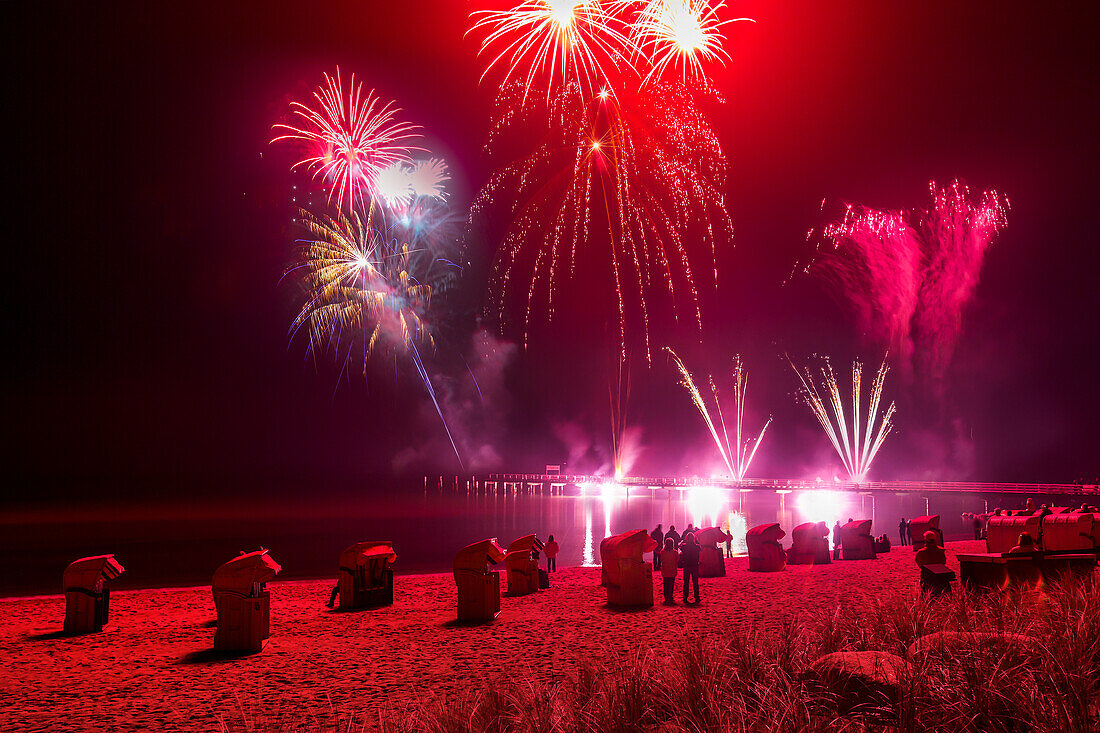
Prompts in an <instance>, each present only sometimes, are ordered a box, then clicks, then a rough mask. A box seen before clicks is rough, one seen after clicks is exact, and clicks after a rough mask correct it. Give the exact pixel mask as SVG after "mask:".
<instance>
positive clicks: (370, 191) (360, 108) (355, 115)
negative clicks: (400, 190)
mask: <svg viewBox="0 0 1100 733" xmlns="http://www.w3.org/2000/svg"><path fill="white" fill-rule="evenodd" d="M313 98H314V99H315V100H316V102H317V108H316V109H313V108H310V107H308V106H307V105H305V104H302V103H301V102H293V103H292V104H291V110H292V111H293V113H294V114H295V115H296V116H297V117H298V118H300V125H301V127H295V126H293V125H284V124H278V125H275V126H274V127H275V129H283V130H286V131H287V132H286V134H284V135H279V136H278V137H276V138H274V139H273V140H272V141H271V142H275V141H277V140H300V141H302V142H303V143H304V144H305V149H306V151H305V155H304V157H303V158H302V159H301V160H299V161H298V162H296V163H295V164H294V165H293V166H291V170H294V169H296V168H298V167H299V166H304V167H305V168H307V169H308V170H310V171H312V172H313V177H314V178H315V179H317V178H320V179H321V180H323V181H324V182H325V183H326V184H327V185H328V187H329V194H328V195H329V199H330V200H331V199H332V197H333V196H334V195H335V197H336V206H337V208H342V207H343V205H344V201H345V200H347V203H348V210H349V211H351V210H352V209H354V207H355V203H356V201H357V200H358V201H359V202H360V203H361V204H363V205H364V208H365V205H366V202H367V201H368V200H369V199H370V198H372V197H373V196H374V195H375V193H376V189H377V185H378V178H379V175H380V174H381V173H382V171H384V170H386V169H387V168H389V167H390V166H392V165H394V164H395V163H403V162H407V161H408V160H409V153H410V151H412V150H419V149H420V148H416V147H413V146H411V145H409V144H408V143H409V141H412V140H414V139H415V138H417V137H419V135H418V133H417V130H418V129H419V128H418V127H417V126H416V125H412V124H409V123H407V122H401V121H400V120H398V119H397V115H398V113H399V112H400V111H401V110H400V109H398V108H397V107H396V106H395V105H394V104H393V102H387V103H385V104H382V102H381V100H380V99H379V98H378V96H377V95H376V94H375V93H374V92H373V91H369V92H367V93H366V94H365V95H364V94H363V85H362V83H359V84H356V83H355V75H354V74H352V76H351V84H350V85H349V88H348V92H347V94H346V95H345V94H344V91H343V88H342V85H341V81H340V70H339V69H337V70H336V76H335V77H332V76H329V75H328V74H327V73H326V74H325V84H324V85H323V86H320V87H318V88H317V91H315V92H314V93H313Z"/></svg>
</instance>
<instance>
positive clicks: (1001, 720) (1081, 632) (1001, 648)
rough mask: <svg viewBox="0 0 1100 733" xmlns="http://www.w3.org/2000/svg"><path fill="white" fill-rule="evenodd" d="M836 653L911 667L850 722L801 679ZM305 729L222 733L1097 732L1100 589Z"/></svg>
mask: <svg viewBox="0 0 1100 733" xmlns="http://www.w3.org/2000/svg"><path fill="white" fill-rule="evenodd" d="M939 631H963V632H979V633H985V634H992V635H994V636H991V637H985V638H984V640H983V641H982V642H981V643H976V644H975V643H968V644H964V645H963V646H962V647H958V646H950V645H947V644H944V645H940V646H933V647H932V648H931V649H929V651H927V652H925V653H920V654H912V655H911V654H910V653H909V648H910V646H911V645H912V644H913V642H915V641H916V640H917V639H919V638H921V637H923V636H925V635H927V634H930V633H934V632H939ZM1013 635H1023V636H1025V637H1030V639H1023V640H1021V639H1019V637H1017V636H1013ZM1001 642H1004V643H1001ZM835 651H886V652H889V653H891V654H895V655H898V656H899V657H902V658H905V659H906V660H907V661H908V662H909V664H908V666H906V667H905V671H904V672H903V673H902V674H900V675H899V680H898V694H897V696H896V698H895V699H889V700H887V699H883V700H881V701H880V702H879V703H877V704H872V705H870V706H864V707H863V708H862V709H861V712H860V713H859V714H841V713H840V712H838V710H841V709H843V707H844V706H842V705H838V702H841V701H839V700H838V699H836V695H835V694H833V693H832V692H830V690H829V689H827V688H826V687H824V686H823V685H822V684H821V683H820V682H818V681H817V680H816V679H815V678H814V677H813V676H812V675H807V674H806V673H807V670H809V669H810V668H811V666H812V664H813V663H814V661H815V660H817V659H819V658H820V657H821V656H822V655H824V654H827V653H830V652H835ZM298 723H303V721H298ZM305 725H306V727H298V725H297V724H296V725H293V726H288V725H287V724H286V721H282V722H279V723H278V724H277V725H275V726H273V727H272V726H267V725H264V724H254V725H245V726H241V727H234V726H228V725H227V726H226V727H225V730H247V731H255V732H256V733H259V732H260V731H276V730H278V731H288V730H316V731H332V733H350V731H359V730H381V731H384V733H413V732H416V733H466V732H472V731H486V732H489V733H506V732H507V733H513V732H514V733H565V732H573V731H578V732H580V731H586V732H587V731H591V732H592V733H627V732H632V731H653V732H658V733H681V732H682V733H689V732H690V733H702V732H704V731H707V732H709V731H714V732H716V733H736V732H741V731H746V732H748V731H752V732H754V733H755V732H764V731H767V732H769V733H771V732H776V733H804V732H808V733H817V732H821V733H824V732H825V731H829V732H834V731H836V732H841V731H843V732H849V731H850V732H852V733H855V732H870V731H899V732H900V731H905V732H910V731H911V732H914V733H916V732H920V733H932V732H937V733H939V732H946V733H956V732H958V733H979V732H982V733H985V732H986V731H989V732H993V733H996V732H1004V733H1017V732H1021V733H1022V732H1024V731H1029V732H1030V731H1034V732H1035V733H1086V732H1088V731H1097V730H1100V583H1098V582H1095V581H1093V579H1091V578H1087V579H1083V580H1082V579H1076V578H1067V579H1066V580H1064V581H1062V582H1060V583H1057V584H1053V585H1047V586H1040V587H1038V588H1034V589H1023V590H1012V589H1010V590H1006V591H1004V592H1001V593H992V594H987V595H971V594H968V593H964V592H956V593H954V594H950V595H948V596H945V597H943V598H940V599H929V598H927V597H924V596H920V595H915V596H914V597H912V598H910V599H903V600H898V599H895V600H891V601H887V602H884V603H881V604H878V605H876V606H873V607H869V608H864V609H860V610H858V611H856V612H853V611H852V610H850V609H843V610H842V609H828V610H826V609H822V612H821V613H820V614H819V615H817V616H816V617H813V618H808V619H804V620H802V621H801V622H799V623H791V624H787V625H784V626H782V627H781V628H780V629H779V631H778V632H776V631H775V630H774V629H772V630H769V631H767V632H763V631H761V632H757V633H750V634H747V635H743V636H735V637H732V638H728V637H723V638H719V637H717V636H715V637H705V638H684V639H681V640H678V641H677V642H675V643H670V644H669V646H668V647H667V648H660V649H652V648H640V649H636V650H633V651H631V652H629V653H625V654H622V655H620V656H619V657H618V658H617V659H616V660H615V661H614V662H612V663H611V664H607V665H604V666H596V665H594V664H592V663H589V662H586V661H584V660H577V663H576V664H575V665H574V666H573V667H572V668H570V669H569V670H568V671H567V672H563V673H561V674H560V675H559V676H557V677H555V678H552V679H547V678H541V677H537V676H535V675H534V674H528V675H521V676H519V677H518V678H517V677H514V676H513V677H508V678H504V677H500V678H497V679H494V680H491V681H489V682H488V683H486V684H484V685H483V686H480V687H475V688H471V689H467V690H465V691H463V692H461V693H458V694H454V695H449V696H435V695H432V694H431V693H428V692H426V693H425V694H424V695H423V696H422V697H421V698H419V699H416V700H413V701H411V702H409V703H407V704H406V705H404V706H402V707H397V706H394V707H391V708H387V709H383V710H372V711H367V712H366V714H365V715H362V716H358V717H357V716H352V717H350V718H343V719H341V718H339V716H334V718H333V720H332V721H330V722H324V721H320V722H318V721H314V722H313V723H306V724H305Z"/></svg>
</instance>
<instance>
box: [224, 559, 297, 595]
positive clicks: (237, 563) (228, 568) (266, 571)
mask: <svg viewBox="0 0 1100 733" xmlns="http://www.w3.org/2000/svg"><path fill="white" fill-rule="evenodd" d="M282 569H283V568H282V566H281V565H279V563H277V562H275V558H273V557H271V555H269V554H268V551H267V550H256V551H255V552H245V553H241V554H240V555H238V556H237V557H235V558H233V559H232V560H230V561H229V562H227V563H225V564H224V565H222V566H221V567H220V568H218V569H217V570H215V571H214V580H213V583H212V586H213V590H214V592H215V593H217V592H218V591H223V590H231V591H237V592H239V593H249V592H250V591H251V590H252V584H253V583H267V582H268V581H271V580H274V579H275V576H276V575H278V574H279V573H280V572H281V571H282Z"/></svg>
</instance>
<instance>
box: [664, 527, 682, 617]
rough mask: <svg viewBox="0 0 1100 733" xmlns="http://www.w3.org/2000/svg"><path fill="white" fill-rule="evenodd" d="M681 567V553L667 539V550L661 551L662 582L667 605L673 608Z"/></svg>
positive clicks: (673, 543)
mask: <svg viewBox="0 0 1100 733" xmlns="http://www.w3.org/2000/svg"><path fill="white" fill-rule="evenodd" d="M679 567H680V553H679V552H677V551H676V543H675V542H673V541H672V538H671V537H666V538H665V549H663V550H661V581H662V582H663V583H664V586H665V605H666V606H673V605H675V604H676V601H675V600H673V598H672V595H673V592H674V591H675V590H676V573H677V572H678V570H677V568H679Z"/></svg>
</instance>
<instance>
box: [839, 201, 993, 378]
mask: <svg viewBox="0 0 1100 733" xmlns="http://www.w3.org/2000/svg"><path fill="white" fill-rule="evenodd" d="M929 190H930V192H931V195H932V204H931V206H930V207H929V208H928V209H925V210H913V211H877V210H875V209H869V208H866V207H856V206H848V208H847V210H846V212H845V215H844V218H843V219H842V220H841V221H839V222H836V223H833V224H829V225H828V226H826V227H825V228H824V230H823V233H824V236H825V239H826V240H827V242H828V243H830V244H831V248H830V250H829V251H828V254H827V255H826V257H825V258H823V260H822V261H821V263H820V265H819V267H818V268H817V271H818V272H820V273H821V274H822V276H823V277H825V278H826V279H828V280H829V281H831V282H832V283H833V284H834V286H835V290H836V291H837V292H838V293H840V294H841V295H842V296H843V297H844V298H845V299H846V300H848V301H849V302H850V303H851V304H852V305H853V307H854V308H855V309H856V312H857V313H858V315H859V320H860V324H861V327H862V328H863V329H864V330H865V331H866V332H867V333H868V335H869V336H870V337H871V338H872V340H874V341H877V342H881V343H885V344H887V345H888V346H889V348H890V349H892V350H893V351H894V352H895V353H896V354H897V355H898V356H899V362H900V363H901V364H902V365H904V366H905V368H906V369H907V370H915V371H917V372H918V373H920V375H921V376H922V377H924V378H926V379H928V380H929V381H930V382H931V383H932V384H933V385H938V384H939V383H940V382H941V381H942V379H943V376H944V373H945V372H946V369H947V365H948V364H949V362H950V360H951V355H952V354H953V352H954V348H955V344H956V343H957V341H958V336H959V330H960V326H961V322H962V310H963V308H964V307H965V306H966V303H967V302H968V301H969V300H970V298H971V297H972V296H973V293H974V288H975V286H976V285H977V282H978V275H979V273H980V272H981V266H982V260H983V258H984V256H985V252H986V250H987V249H988V247H989V245H990V244H991V243H992V242H993V240H994V238H995V237H996V235H997V234H998V233H999V232H1000V230H1001V229H1003V228H1004V227H1005V225H1006V223H1007V208H1008V201H1007V199H1005V198H1004V197H1003V196H1001V195H1000V194H999V193H997V192H996V191H992V190H990V191H984V192H983V193H982V194H981V196H979V197H978V198H977V200H976V201H975V200H974V199H973V197H972V196H971V194H970V191H969V189H968V188H967V187H966V186H965V184H963V183H961V182H959V181H955V182H953V183H952V184H951V185H950V186H948V187H946V188H940V187H939V186H937V185H936V183H935V182H934V181H933V182H931V183H930V184H929Z"/></svg>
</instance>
